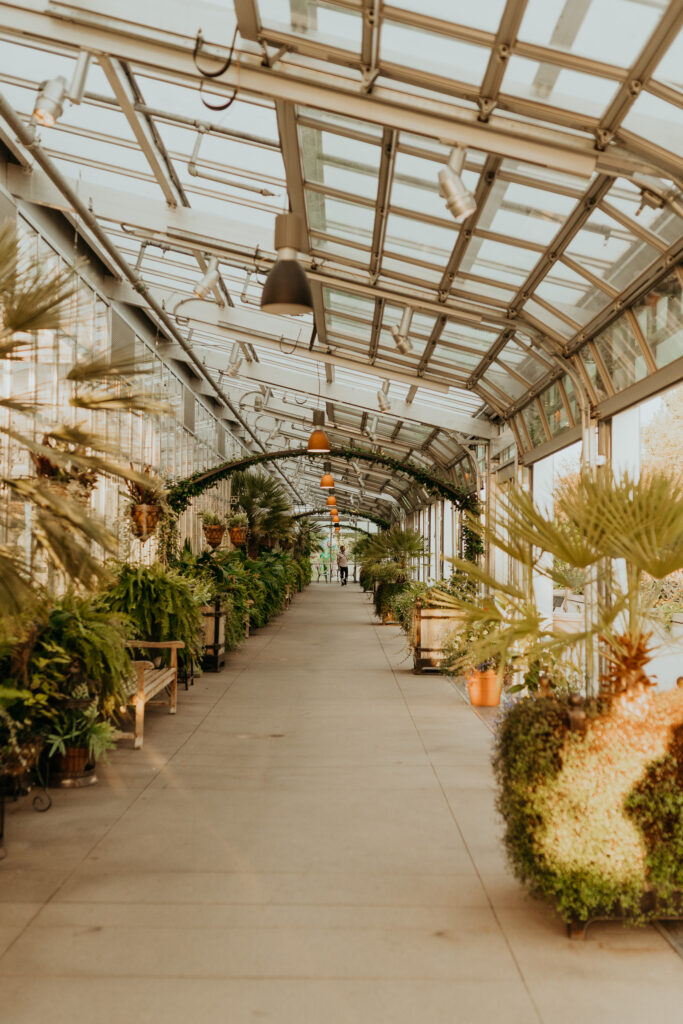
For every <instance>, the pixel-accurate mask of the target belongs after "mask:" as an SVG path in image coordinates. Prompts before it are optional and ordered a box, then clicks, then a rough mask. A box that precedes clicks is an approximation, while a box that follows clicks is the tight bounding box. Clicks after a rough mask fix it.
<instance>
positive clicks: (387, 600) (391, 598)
mask: <svg viewBox="0 0 683 1024" xmlns="http://www.w3.org/2000/svg"><path fill="white" fill-rule="evenodd" d="M406 586H407V583H406V582H405V580H404V581H400V582H399V581H396V580H381V581H377V582H376V585H375V592H374V594H373V598H372V603H373V607H374V609H375V615H377V616H378V618H380V619H383V618H384V617H385V616H386V615H388V614H390V613H391V611H392V608H393V604H394V602H395V601H396V598H397V597H398V596H399V595H400V594H401V593H402V592H403V591H404V590H405V588H406Z"/></svg>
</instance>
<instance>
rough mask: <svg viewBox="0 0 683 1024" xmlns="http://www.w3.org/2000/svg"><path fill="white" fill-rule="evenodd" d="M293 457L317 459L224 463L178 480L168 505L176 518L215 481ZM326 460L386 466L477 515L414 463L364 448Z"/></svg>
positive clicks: (474, 505) (469, 497)
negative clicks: (356, 461)
mask: <svg viewBox="0 0 683 1024" xmlns="http://www.w3.org/2000/svg"><path fill="white" fill-rule="evenodd" d="M297 457H299V458H309V459H317V458H318V456H317V455H311V454H309V453H308V452H307V451H306V449H305V448H304V449H296V448H294V449H289V448H288V449H286V450H284V451H279V452H261V453H259V454H258V455H250V456H248V457H246V458H242V459H235V460H233V461H232V462H224V463H221V465H220V466H216V467H215V468H214V469H210V470H208V471H203V472H198V473H194V474H193V475H192V476H190V477H187V478H186V479H185V480H179V481H178V482H177V483H176V484H174V486H173V487H172V488H171V489H170V491H169V495H168V504H169V506H170V507H171V508H172V510H173V511H174V513H175V514H176V515H177V514H179V513H180V512H182V511H183V510H184V509H185V508H187V506H188V505H189V503H190V501H191V500H192V498H195V497H197V495H199V494H202V493H203V492H204V491H205V490H206V489H207V487H213V486H214V485H215V484H217V483H218V482H219V480H225V479H227V478H228V477H230V476H232V475H233V474H235V473H238V472H243V471H244V470H247V469H250V468H251V467H252V466H257V465H260V464H262V463H264V462H277V461H279V460H282V459H291V458H297ZM330 457H331V458H340V459H345V460H346V461H347V462H352V461H354V460H356V459H358V460H360V461H361V462H363V461H365V462H373V463H377V464H379V465H382V466H386V467H387V468H388V469H391V470H393V471H394V473H398V474H400V475H401V476H408V477H410V478H411V479H413V480H415V481H416V483H418V484H419V485H420V487H422V488H424V490H426V491H427V492H428V493H429V494H433V495H434V496H435V497H439V498H446V499H448V501H451V502H453V504H454V505H455V506H456V507H457V508H459V509H462V510H463V511H468V512H471V513H473V514H474V515H477V514H478V512H479V502H478V500H477V497H476V495H475V494H472V493H470V492H468V491H465V490H462V489H461V488H459V487H457V486H456V485H455V484H453V483H451V481H450V480H446V479H445V478H444V477H442V476H440V475H439V474H437V473H432V472H430V471H429V470H427V469H425V468H424V467H423V466H418V465H417V464H416V463H414V462H404V461H402V460H401V459H394V458H392V457H391V456H390V455H386V454H384V453H382V452H374V451H369V450H366V449H364V448H333V449H332V450H331V451H330Z"/></svg>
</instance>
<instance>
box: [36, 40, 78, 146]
mask: <svg viewBox="0 0 683 1024" xmlns="http://www.w3.org/2000/svg"><path fill="white" fill-rule="evenodd" d="M89 65H90V54H89V53H86V52H85V50H81V51H80V53H79V54H78V60H77V61H76V67H75V68H74V73H73V77H72V79H71V85H68V86H67V82H66V78H64V76H63V75H57V77H56V78H49V79H46V81H44V82H41V83H40V85H39V86H38V95H37V96H36V101H35V103H34V105H33V120H34V121H35V122H36V124H41V125H43V127H45V128H52V127H53V125H55V124H56V123H57V121H58V120H59V119H60V117H61V116H62V114H63V112H64V101H65V100H71V102H72V103H77V104H78V103H80V102H81V100H82V99H83V93H84V92H85V80H86V78H87V75H88V67H89Z"/></svg>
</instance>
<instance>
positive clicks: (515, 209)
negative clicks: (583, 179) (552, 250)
mask: <svg viewBox="0 0 683 1024" xmlns="http://www.w3.org/2000/svg"><path fill="white" fill-rule="evenodd" d="M575 205H576V201H575V200H574V199H572V198H571V197H569V196H562V195H558V194H557V193H556V192H541V191H540V190H538V189H535V188H531V187H529V186H527V185H517V184H515V183H510V182H505V181H498V182H497V183H496V184H495V185H494V187H493V189H492V191H491V195H490V196H489V198H488V201H487V203H486V207H485V210H484V217H485V221H484V223H485V224H486V228H487V230H489V231H494V232H495V233H496V234H499V235H511V236H512V237H513V238H523V239H524V240H525V241H529V242H534V243H536V244H538V245H547V244H548V243H549V242H550V241H552V239H553V238H554V237H555V235H556V234H557V232H558V231H559V229H560V228H561V226H562V225H563V224H564V222H565V219H566V218H567V216H568V215H569V214H570V213H571V211H572V210H573V209H574V206H575Z"/></svg>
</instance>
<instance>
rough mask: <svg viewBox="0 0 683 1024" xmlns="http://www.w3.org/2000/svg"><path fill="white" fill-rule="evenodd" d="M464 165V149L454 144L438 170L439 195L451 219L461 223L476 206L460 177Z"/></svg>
mask: <svg viewBox="0 0 683 1024" xmlns="http://www.w3.org/2000/svg"><path fill="white" fill-rule="evenodd" d="M464 166H465V150H464V149H463V148H462V146H455V147H454V148H453V149H452V150H451V153H450V156H449V157H448V163H447V164H446V166H445V167H442V168H441V170H440V171H439V175H438V177H439V195H440V196H441V197H442V198H443V199H445V200H446V207H447V209H448V210H449V212H450V214H451V216H452V217H453V219H454V220H455V221H456V222H457V223H458V224H462V222H463V221H464V220H467V218H468V217H471V216H472V214H473V213H474V211H475V210H476V208H477V203H476V201H475V198H474V196H473V195H472V193H471V192H470V190H469V189H468V188H467V186H466V185H465V183H464V182H463V180H462V178H461V176H460V175H461V173H462V169H463V167H464Z"/></svg>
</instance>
